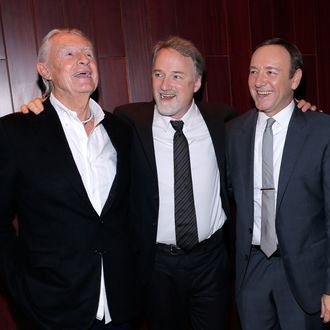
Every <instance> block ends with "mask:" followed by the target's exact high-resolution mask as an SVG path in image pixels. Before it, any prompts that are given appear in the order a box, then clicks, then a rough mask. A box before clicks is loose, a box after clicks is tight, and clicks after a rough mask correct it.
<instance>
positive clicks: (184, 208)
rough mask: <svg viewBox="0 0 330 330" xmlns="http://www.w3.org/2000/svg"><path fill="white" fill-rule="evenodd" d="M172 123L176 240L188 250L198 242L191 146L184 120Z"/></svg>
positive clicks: (181, 246) (172, 121)
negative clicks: (186, 135)
mask: <svg viewBox="0 0 330 330" xmlns="http://www.w3.org/2000/svg"><path fill="white" fill-rule="evenodd" d="M171 125H172V126H173V128H174V129H175V134H174V138H173V159H174V204H175V207H174V208H175V231H176V242H177V245H178V246H179V247H180V248H182V249H184V250H186V251H188V250H190V249H191V248H193V247H194V246H195V245H196V244H197V243H198V232H197V221H196V212H195V204H194V195H193V186H192V178H191V168H190V157H189V146H188V141H187V139H186V137H185V135H184V134H183V132H182V128H183V121H182V120H175V121H174V120H171Z"/></svg>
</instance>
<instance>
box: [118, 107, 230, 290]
mask: <svg viewBox="0 0 330 330" xmlns="http://www.w3.org/2000/svg"><path fill="white" fill-rule="evenodd" d="M197 105H198V108H199V110H200V112H201V114H202V116H203V118H204V120H205V123H206V125H207V127H208V129H209V132H210V136H211V139H212V142H213V146H214V150H215V154H216V158H217V162H218V166H219V171H220V180H221V192H220V193H221V199H222V205H223V208H224V211H225V213H226V215H227V217H228V218H229V217H230V215H229V206H228V197H227V188H226V177H225V168H226V165H225V131H224V121H225V120H226V119H228V118H231V117H233V115H234V113H235V111H234V110H233V109H232V108H229V107H228V106H225V105H211V104H197ZM114 113H115V114H116V115H119V116H120V117H122V118H123V119H125V120H126V121H127V122H128V123H129V124H130V126H131V127H132V130H133V139H132V148H131V178H132V188H131V203H130V205H131V208H130V212H131V217H132V219H134V222H135V228H136V229H135V235H136V237H139V239H138V241H137V248H138V250H139V251H140V269H141V277H142V279H143V281H144V282H145V283H146V282H147V281H148V280H149V279H150V276H151V271H152V269H153V265H154V259H155V251H156V235H157V225H158V209H159V191H158V179H157V168H156V160H155V152H154V143H153V136H152V122H153V115H154V103H153V102H150V103H132V104H127V105H124V106H120V107H118V108H117V109H115V112H114ZM228 220H229V219H228ZM228 220H227V221H226V226H228V225H229V223H230V221H228ZM226 230H228V235H226V236H227V237H228V241H229V240H230V237H229V233H230V230H229V228H226ZM228 244H230V242H228Z"/></svg>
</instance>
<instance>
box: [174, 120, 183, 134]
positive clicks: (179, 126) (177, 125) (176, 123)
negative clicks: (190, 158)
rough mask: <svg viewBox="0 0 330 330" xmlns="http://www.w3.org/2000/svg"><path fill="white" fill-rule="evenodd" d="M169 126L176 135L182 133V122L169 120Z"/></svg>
mask: <svg viewBox="0 0 330 330" xmlns="http://www.w3.org/2000/svg"><path fill="white" fill-rule="evenodd" d="M171 125H172V126H173V128H174V129H175V130H176V131H177V132H178V133H182V128H183V121H182V120H171Z"/></svg>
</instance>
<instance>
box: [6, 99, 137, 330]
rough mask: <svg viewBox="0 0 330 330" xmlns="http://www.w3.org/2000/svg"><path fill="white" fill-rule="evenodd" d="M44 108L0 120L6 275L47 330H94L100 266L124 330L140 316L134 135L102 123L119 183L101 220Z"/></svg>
mask: <svg viewBox="0 0 330 330" xmlns="http://www.w3.org/2000/svg"><path fill="white" fill-rule="evenodd" d="M44 107H45V110H44V111H43V112H42V113H41V114H40V115H38V116H36V115H34V114H27V115H22V114H20V113H16V114H11V115H8V116H6V117H3V118H1V119H0V182H1V184H0V273H1V274H2V275H3V276H4V278H5V281H6V283H7V285H8V287H9V289H10V292H11V293H12V295H13V297H14V298H15V300H16V301H17V302H18V303H19V304H20V305H21V307H22V308H23V309H24V310H25V311H26V313H27V314H29V315H30V316H31V317H32V318H34V319H35V320H36V321H37V322H38V324H40V325H41V326H42V328H43V329H49V328H51V329H61V330H64V329H87V328H88V327H89V326H90V325H91V324H92V322H93V321H95V317H96V311H97V307H98V300H99V293H100V278H101V256H102V259H103V266H104V275H105V284H106V292H107V298H108V304H109V309H110V313H111V316H112V318H113V320H114V321H116V322H123V321H126V320H128V319H130V318H131V317H133V315H135V314H137V313H138V310H139V308H140V306H139V290H138V284H139V281H138V275H137V273H138V272H137V265H136V259H137V251H136V250H135V248H134V245H133V239H132V238H131V237H130V233H131V230H130V224H129V220H128V217H127V214H128V212H127V209H128V190H129V183H130V177H129V150H130V128H129V127H128V126H127V124H125V123H122V122H121V121H120V120H119V119H118V118H116V117H114V116H113V115H112V114H110V113H105V118H104V120H103V121H102V125H103V126H104V128H105V129H106V131H107V132H108V134H109V137H110V139H111V142H112V144H113V146H114V148H115V149H116V151H117V173H116V176H115V179H114V182H113V185H112V187H111V190H110V193H109V196H108V199H107V201H106V204H105V206H104V208H103V210H102V213H101V215H100V216H99V215H98V214H97V213H96V211H95V210H94V208H93V206H92V204H91V203H90V201H89V198H88V196H87V193H86V190H85V188H84V185H83V182H82V180H81V177H80V174H79V171H78V169H77V167H76V165H75V162H74V159H73V156H72V153H71V150H70V147H69V145H68V142H67V140H66V137H65V134H64V131H63V129H62V126H61V123H60V120H59V118H58V116H57V113H56V111H55V109H54V108H53V107H52V105H51V104H50V102H49V101H47V102H46V103H45V104H44ZM15 216H17V219H18V223H19V236H18V237H16V235H15V231H14V227H13V223H12V221H13V219H14V218H15Z"/></svg>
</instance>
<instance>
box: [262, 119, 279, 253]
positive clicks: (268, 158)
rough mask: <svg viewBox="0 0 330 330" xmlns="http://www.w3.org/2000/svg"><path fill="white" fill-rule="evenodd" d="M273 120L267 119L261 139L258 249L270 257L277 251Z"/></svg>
mask: <svg viewBox="0 0 330 330" xmlns="http://www.w3.org/2000/svg"><path fill="white" fill-rule="evenodd" d="M274 123H275V119H273V118H268V119H267V125H266V128H265V131H264V134H263V138H262V189H261V190H262V198H261V239H260V248H261V250H262V251H263V252H264V253H265V254H266V256H267V257H270V256H271V255H272V254H273V253H274V252H275V251H276V250H277V243H276V228H275V213H276V212H275V187H274V175H273V131H272V126H273V124H274Z"/></svg>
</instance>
